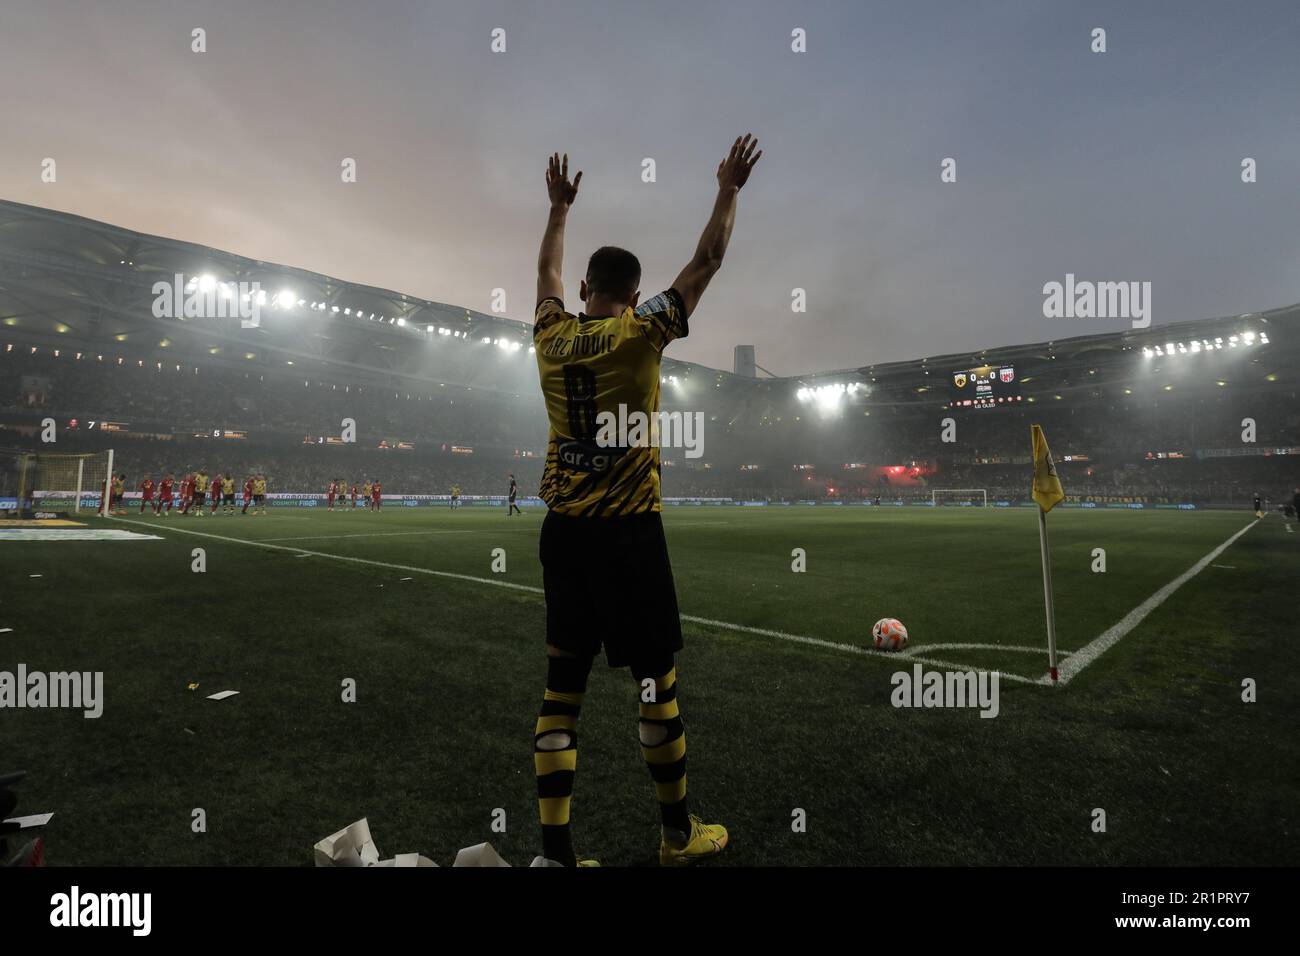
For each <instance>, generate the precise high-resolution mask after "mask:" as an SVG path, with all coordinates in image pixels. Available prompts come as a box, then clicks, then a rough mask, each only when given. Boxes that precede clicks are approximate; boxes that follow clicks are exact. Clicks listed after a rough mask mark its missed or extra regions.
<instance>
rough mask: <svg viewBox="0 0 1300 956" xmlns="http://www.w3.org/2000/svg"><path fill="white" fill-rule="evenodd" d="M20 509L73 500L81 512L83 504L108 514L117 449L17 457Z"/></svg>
mask: <svg viewBox="0 0 1300 956" xmlns="http://www.w3.org/2000/svg"><path fill="white" fill-rule="evenodd" d="M16 464H17V468H16V471H17V488H16V491H17V499H18V502H17V503H18V508H17V512H18V513H19V514H22V513H23V512H25V511H35V510H39V509H47V510H48V509H53V508H55V507H60V506H62V507H63V508H66V506H67V505H68V504H69V503H71V505H72V511H73V513H74V514H78V513H80V512H81V511H82V509H83V507H84V508H86V509H87V510H93V511H98V512H99V513H100V514H106V513H107V510H108V499H109V495H108V490H109V476H110V475H112V473H113V452H112V451H101V452H94V453H88V454H81V455H52V454H44V453H38V452H27V453H23V454H20V455H19V456H18V460H17V463H16Z"/></svg>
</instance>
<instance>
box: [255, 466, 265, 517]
mask: <svg viewBox="0 0 1300 956" xmlns="http://www.w3.org/2000/svg"><path fill="white" fill-rule="evenodd" d="M259 514H262V515H264V514H266V476H265V475H257V476H255V477H254V478H253V516H254V517H256V516H257V515H259Z"/></svg>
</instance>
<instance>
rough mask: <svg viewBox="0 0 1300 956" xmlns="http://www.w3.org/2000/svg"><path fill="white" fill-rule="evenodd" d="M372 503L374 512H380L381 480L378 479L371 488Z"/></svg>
mask: <svg viewBox="0 0 1300 956" xmlns="http://www.w3.org/2000/svg"><path fill="white" fill-rule="evenodd" d="M370 501H371V504H372V505H373V506H374V510H375V511H378V510H379V501H380V498H379V479H378V478H376V479H375V481H374V484H372V485H371V486H370Z"/></svg>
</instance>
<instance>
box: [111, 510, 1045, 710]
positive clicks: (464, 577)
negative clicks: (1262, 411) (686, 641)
mask: <svg viewBox="0 0 1300 956" xmlns="http://www.w3.org/2000/svg"><path fill="white" fill-rule="evenodd" d="M113 520H114V521H122V522H124V523H126V524H140V523H141V522H139V521H134V520H132V519H130V518H114V519H113ZM144 523H145V524H148V522H144ZM150 527H153V525H150ZM158 530H159V531H161V532H163V533H167V532H175V533H177V534H192V535H194V536H195V537H197V538H211V539H212V540H214V541H227V542H229V543H231V544H248V545H252V546H254V547H257V548H269V549H271V550H273V551H288V552H289V553H291V554H293V555H294V556H296V557H300V558H301V557H308V556H310V557H313V558H331V559H333V560H335V561H350V562H352V563H353V564H369V565H372V566H374V567H377V568H391V569H393V570H395V571H413V572H415V573H416V574H429V575H433V576H434V577H439V578H452V579H454V580H457V581H473V582H475V583H477V584H490V585H492V586H493V587H498V588H509V589H510V590H512V591H524V592H526V593H528V594H545V593H546V592H545V591H543V590H542V589H541V588H539V587H533V586H532V585H530V584H514V583H512V582H510V581H497V580H494V579H492V578H480V577H477V576H475V575H473V574H458V573H456V572H455V571H436V570H434V569H433V568H417V567H412V566H411V565H408V564H391V563H390V562H388V561H373V560H371V559H370V558H355V557H352V556H351V555H347V554H329V553H327V552H325V551H308V550H306V549H305V548H292V547H289V546H288V545H284V544H270V543H268V542H266V541H252V540H249V539H247V538H230V537H226V536H225V535H220V534H209V533H208V532H206V531H192V530H190V529H189V528H177V527H167V528H159V529H158ZM681 617H682V620H683V621H690V622H692V623H694V624H704V625H707V626H709V627H717V628H722V629H724V630H728V631H740V632H742V633H745V634H757V635H759V636H761V637H774V638H776V639H777V640H782V641H793V642H795V643H797V644H810V645H812V646H813V647H825V648H829V649H831V650H836V651H846V652H848V653H850V654H860V655H864V656H867V657H883V658H897V657H898V655H897V654H890V653H888V652H886V651H878V650H876V649H874V648H867V647H858V646H856V645H854V644H836V643H835V642H834V641H825V640H822V639H821V638H819V637H803V636H801V635H799V634H787V633H786V632H785V631H773V630H769V629H767V628H763V627H750V626H748V625H746V624H732V623H730V622H728V621H716V620H714V619H713V618H708V617H696V616H695V615H693V614H683V615H682V616H681ZM908 660H909V661H920V662H921V663H924V664H933V665H934V666H935V667H947V668H951V669H954V670H980V669H981V668H972V667H970V666H969V665H966V664H953V663H949V662H947V661H938V660H932V659H930V658H924V657H909V658H908ZM1001 674H1002V676H1003V677H1004V678H1006V679H1007V680H1010V681H1020V682H1021V683H1025V684H1032V683H1034V681H1033V679H1032V678H1029V677H1021V676H1020V675H1018V674H1009V673H1007V672H1006V671H1002V672H1001Z"/></svg>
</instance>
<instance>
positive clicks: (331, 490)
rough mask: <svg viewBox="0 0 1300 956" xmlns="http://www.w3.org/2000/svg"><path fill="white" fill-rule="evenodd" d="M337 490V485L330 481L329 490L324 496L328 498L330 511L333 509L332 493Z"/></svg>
mask: <svg viewBox="0 0 1300 956" xmlns="http://www.w3.org/2000/svg"><path fill="white" fill-rule="evenodd" d="M337 491H338V485H337V484H335V483H334V482H332V481H331V482H330V488H329V491H328V492H327V493H326V496H327V497H328V498H329V505H330V511H333V510H334V495H335V493H336V492H337Z"/></svg>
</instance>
